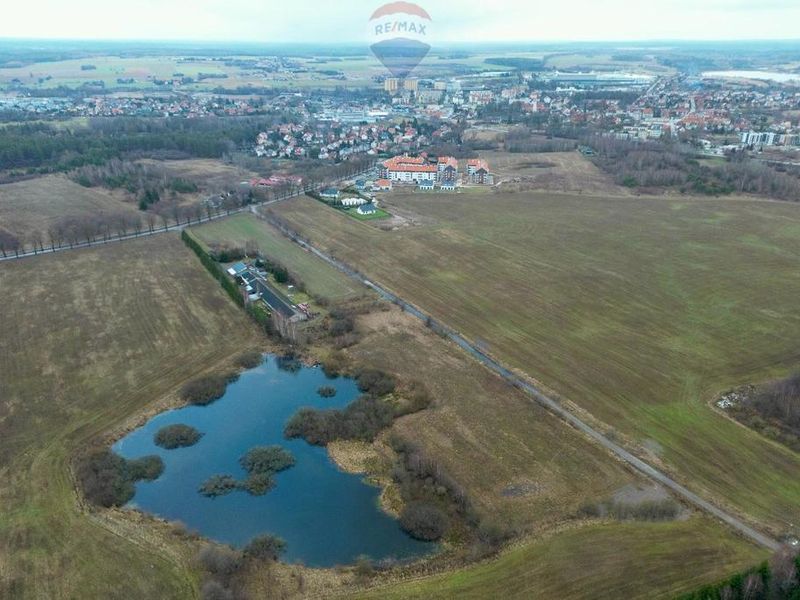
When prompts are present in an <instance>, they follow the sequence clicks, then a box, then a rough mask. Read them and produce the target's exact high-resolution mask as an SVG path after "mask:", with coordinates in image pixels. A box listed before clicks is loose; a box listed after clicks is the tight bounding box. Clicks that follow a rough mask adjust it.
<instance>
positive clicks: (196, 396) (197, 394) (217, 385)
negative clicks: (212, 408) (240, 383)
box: [181, 375, 238, 406]
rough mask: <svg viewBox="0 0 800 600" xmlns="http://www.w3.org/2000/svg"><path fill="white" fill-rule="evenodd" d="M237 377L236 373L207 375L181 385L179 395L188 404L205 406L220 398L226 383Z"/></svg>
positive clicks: (226, 385) (223, 393)
mask: <svg viewBox="0 0 800 600" xmlns="http://www.w3.org/2000/svg"><path fill="white" fill-rule="evenodd" d="M237 378H238V375H207V376H205V377H201V378H200V379H195V380H194V381H190V382H189V383H187V384H186V385H185V386H183V389H182V390H181V396H182V397H183V399H184V400H186V401H187V402H188V403H189V404H196V405H198V406H206V405H208V404H211V403H212V402H214V401H215V400H219V399H220V398H222V397H223V396H224V395H225V390H226V388H227V387H228V384H229V383H232V382H234V381H236V379H237Z"/></svg>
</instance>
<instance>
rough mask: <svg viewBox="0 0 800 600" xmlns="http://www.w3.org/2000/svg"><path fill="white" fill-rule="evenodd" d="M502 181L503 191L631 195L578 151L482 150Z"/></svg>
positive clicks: (482, 153)
mask: <svg viewBox="0 0 800 600" xmlns="http://www.w3.org/2000/svg"><path fill="white" fill-rule="evenodd" d="M480 154H481V156H482V157H483V158H485V159H487V160H488V161H489V165H490V167H491V169H492V171H493V172H494V173H496V174H497V175H499V179H500V181H501V182H502V184H501V186H500V189H501V190H502V191H504V192H506V191H508V192H526V191H532V190H537V191H547V192H558V193H570V194H591V195H603V196H630V195H632V194H631V192H630V190H629V189H628V188H624V187H622V186H619V185H617V184H616V183H614V181H613V179H612V178H611V177H610V176H609V175H607V174H606V173H603V172H602V171H601V170H600V169H598V168H597V167H596V166H595V165H594V164H593V163H592V162H591V161H589V160H587V159H586V158H585V157H584V156H583V155H582V154H580V153H579V152H546V153H519V154H511V153H508V152H490V151H487V152H481V153H480Z"/></svg>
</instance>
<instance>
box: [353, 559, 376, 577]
mask: <svg viewBox="0 0 800 600" xmlns="http://www.w3.org/2000/svg"><path fill="white" fill-rule="evenodd" d="M353 572H354V574H355V576H356V580H357V581H359V582H361V583H363V582H365V581H367V580H369V579H372V578H373V577H374V576H375V565H373V564H372V561H371V560H370V559H369V557H368V556H359V557H358V559H356V564H355V568H354V569H353Z"/></svg>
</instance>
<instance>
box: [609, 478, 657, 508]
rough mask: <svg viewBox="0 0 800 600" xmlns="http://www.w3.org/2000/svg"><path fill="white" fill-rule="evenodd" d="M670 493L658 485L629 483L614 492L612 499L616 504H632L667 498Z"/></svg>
mask: <svg viewBox="0 0 800 600" xmlns="http://www.w3.org/2000/svg"><path fill="white" fill-rule="evenodd" d="M669 498H670V495H669V493H668V492H667V490H665V489H664V488H662V487H661V486H660V485H655V484H652V485H643V484H636V483H629V484H628V485H625V486H623V487H621V488H620V489H618V490H617V491H616V492H614V495H613V496H612V500H613V501H614V502H616V503H618V504H626V505H629V506H634V505H637V504H641V503H642V502H660V501H661V500H669Z"/></svg>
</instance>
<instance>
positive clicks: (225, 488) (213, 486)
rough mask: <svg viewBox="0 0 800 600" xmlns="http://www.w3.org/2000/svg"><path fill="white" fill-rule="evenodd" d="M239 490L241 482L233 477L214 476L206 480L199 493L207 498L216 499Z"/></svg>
mask: <svg viewBox="0 0 800 600" xmlns="http://www.w3.org/2000/svg"><path fill="white" fill-rule="evenodd" d="M237 489H239V482H238V481H236V479H234V478H233V477H232V476H231V475H214V476H213V477H210V478H208V479H206V481H205V482H204V483H203V485H201V486H200V489H198V490H197V491H198V492H200V493H201V494H202V495H203V496H206V497H207V498H216V497H217V496H226V495H228V494H230V493H231V492H233V491H234V490H237Z"/></svg>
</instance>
